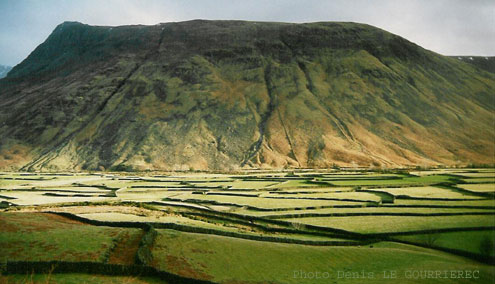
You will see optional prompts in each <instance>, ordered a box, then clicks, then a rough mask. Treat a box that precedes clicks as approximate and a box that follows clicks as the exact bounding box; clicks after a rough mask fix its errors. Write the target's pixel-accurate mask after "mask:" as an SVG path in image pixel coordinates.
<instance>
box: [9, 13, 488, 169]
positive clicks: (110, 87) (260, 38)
mask: <svg viewBox="0 0 495 284" xmlns="http://www.w3.org/2000/svg"><path fill="white" fill-rule="evenodd" d="M465 61H466V60H459V59H457V58H450V57H446V56H442V55H439V54H436V53H434V52H431V51H428V50H425V49H423V48H421V47H420V46H417V45H416V44H414V43H411V42H409V41H407V40H406V39H404V38H401V37H399V36H396V35H394V34H391V33H389V32H386V31H384V30H381V29H378V28H375V27H372V26H369V25H365V24H356V23H337V22H321V23H307V24H292V23H268V22H245V21H203V20H195V21H188V22H178V23H165V24H159V25H154V26H121V27H103V26H89V25H85V24H81V23H77V22H66V23H63V24H61V25H59V26H58V27H57V28H56V29H55V30H54V31H53V32H52V34H51V35H50V36H49V37H48V39H47V40H46V41H45V42H44V43H42V44H41V45H40V46H38V47H37V48H36V49H35V50H34V51H33V52H32V53H31V54H30V55H29V57H28V58H27V59H25V60H24V61H23V62H22V63H20V64H19V65H17V66H16V67H14V68H13V69H12V71H11V72H10V73H9V75H8V76H7V77H6V78H4V79H2V80H0V134H1V137H2V139H1V140H0V168H2V169H19V168H22V169H25V170H39V169H41V170H98V169H100V170H108V169H114V170H131V169H138V170H147V169H150V170H153V169H158V170H174V169H196V170H232V169H238V168H240V167H266V168H282V167H301V168H307V167H313V168H316V167H331V166H333V165H340V166H352V165H360V166H373V167H397V166H405V165H421V166H423V165H437V164H446V165H454V164H464V165H465V164H470V163H493V162H494V155H495V154H494V152H495V149H494V148H495V145H494V141H495V129H494V128H493V125H494V117H495V74H493V73H490V72H486V71H484V70H482V69H481V68H478V67H475V66H474V65H473V64H467V63H466V62H465ZM470 63H471V62H470Z"/></svg>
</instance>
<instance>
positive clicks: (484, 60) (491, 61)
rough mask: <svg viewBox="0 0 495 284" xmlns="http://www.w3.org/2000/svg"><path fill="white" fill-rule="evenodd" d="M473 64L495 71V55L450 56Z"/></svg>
mask: <svg viewBox="0 0 495 284" xmlns="http://www.w3.org/2000/svg"><path fill="white" fill-rule="evenodd" d="M450 57H452V58H457V59H459V60H461V61H463V62H466V63H469V64H472V65H474V66H476V67H478V68H480V69H483V70H485V71H488V72H492V73H495V56H450Z"/></svg>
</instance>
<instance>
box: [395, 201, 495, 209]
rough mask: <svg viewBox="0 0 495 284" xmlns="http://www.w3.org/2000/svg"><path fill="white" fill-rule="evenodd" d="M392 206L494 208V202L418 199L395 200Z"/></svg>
mask: <svg viewBox="0 0 495 284" xmlns="http://www.w3.org/2000/svg"><path fill="white" fill-rule="evenodd" d="M394 205H410V206H430V205H431V206H435V205H440V206H491V207H494V208H495V200H493V199H485V200H476V199H473V200H466V201H457V200H456V201H449V200H447V201H445V200H418V199H416V200H415V199H396V200H395V201H394V204H392V205H391V206H394Z"/></svg>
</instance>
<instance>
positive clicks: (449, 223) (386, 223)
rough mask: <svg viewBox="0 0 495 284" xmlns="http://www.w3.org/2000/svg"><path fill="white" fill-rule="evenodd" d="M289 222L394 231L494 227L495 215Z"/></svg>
mask: <svg viewBox="0 0 495 284" xmlns="http://www.w3.org/2000/svg"><path fill="white" fill-rule="evenodd" d="M282 220H285V221H289V222H296V223H302V224H309V225H315V226H321V227H330V228H337V229H343V230H347V231H353V232H359V233H393V232H408V231H416V230H425V229H431V228H435V229H440V228H463V227H481V226H495V218H494V216H493V215H484V216H470V215H467V216H432V217H425V216H420V217H418V216H413V217H410V216H359V217H307V218H289V219H282Z"/></svg>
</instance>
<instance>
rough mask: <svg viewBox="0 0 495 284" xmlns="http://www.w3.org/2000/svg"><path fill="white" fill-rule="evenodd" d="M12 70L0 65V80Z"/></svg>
mask: <svg viewBox="0 0 495 284" xmlns="http://www.w3.org/2000/svg"><path fill="white" fill-rule="evenodd" d="M11 69H12V67H10V66H5V65H0V79H2V78H4V77H5V76H7V73H9V71H10V70H11Z"/></svg>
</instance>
